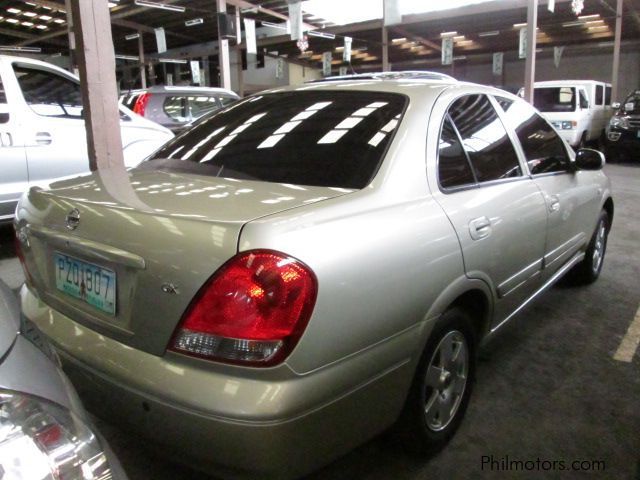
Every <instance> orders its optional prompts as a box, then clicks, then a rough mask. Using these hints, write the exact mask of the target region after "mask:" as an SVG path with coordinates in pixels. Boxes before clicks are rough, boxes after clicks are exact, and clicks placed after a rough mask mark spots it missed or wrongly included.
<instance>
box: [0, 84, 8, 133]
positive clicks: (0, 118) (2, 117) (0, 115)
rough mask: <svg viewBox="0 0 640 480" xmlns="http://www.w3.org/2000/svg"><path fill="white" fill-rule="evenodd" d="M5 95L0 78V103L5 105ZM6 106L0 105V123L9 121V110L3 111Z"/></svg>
mask: <svg viewBox="0 0 640 480" xmlns="http://www.w3.org/2000/svg"><path fill="white" fill-rule="evenodd" d="M6 103H7V96H6V95H5V93H4V87H3V86H2V79H1V78H0V105H6ZM5 110H6V107H0V123H7V122H8V121H9V112H7V111H5Z"/></svg>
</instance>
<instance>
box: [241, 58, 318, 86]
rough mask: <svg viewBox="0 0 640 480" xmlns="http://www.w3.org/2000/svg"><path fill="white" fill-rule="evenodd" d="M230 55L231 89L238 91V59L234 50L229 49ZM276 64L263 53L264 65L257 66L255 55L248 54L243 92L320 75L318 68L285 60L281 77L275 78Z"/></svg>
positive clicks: (301, 80)
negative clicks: (305, 66) (306, 66)
mask: <svg viewBox="0 0 640 480" xmlns="http://www.w3.org/2000/svg"><path fill="white" fill-rule="evenodd" d="M230 56H231V65H232V67H231V89H232V90H234V91H238V69H237V62H238V59H237V56H236V52H235V51H231V52H230ZM277 64H278V60H277V59H275V58H272V57H268V56H266V55H265V59H264V67H262V68H258V66H257V60H256V58H255V56H254V57H253V58H252V55H248V58H247V69H246V70H243V71H242V81H243V83H244V86H245V93H251V92H255V91H259V90H265V89H267V88H273V87H281V86H285V85H298V84H301V83H304V82H306V81H308V80H315V79H317V78H320V77H321V76H322V73H321V72H320V71H319V70H315V69H311V68H304V67H302V66H300V65H296V64H293V63H289V62H286V61H285V63H284V72H283V75H282V78H276V68H277Z"/></svg>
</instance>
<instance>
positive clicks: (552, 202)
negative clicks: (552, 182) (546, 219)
mask: <svg viewBox="0 0 640 480" xmlns="http://www.w3.org/2000/svg"><path fill="white" fill-rule="evenodd" d="M558 210H560V199H559V198H558V197H557V196H555V195H554V196H552V197H549V211H550V212H557V211H558Z"/></svg>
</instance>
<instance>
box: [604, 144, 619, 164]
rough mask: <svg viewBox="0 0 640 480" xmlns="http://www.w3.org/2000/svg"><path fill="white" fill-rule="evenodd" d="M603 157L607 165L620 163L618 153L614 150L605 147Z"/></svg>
mask: <svg viewBox="0 0 640 480" xmlns="http://www.w3.org/2000/svg"><path fill="white" fill-rule="evenodd" d="M604 157H605V160H606V162H607V163H618V162H620V152H618V150H617V149H616V148H612V147H606V148H605V151H604Z"/></svg>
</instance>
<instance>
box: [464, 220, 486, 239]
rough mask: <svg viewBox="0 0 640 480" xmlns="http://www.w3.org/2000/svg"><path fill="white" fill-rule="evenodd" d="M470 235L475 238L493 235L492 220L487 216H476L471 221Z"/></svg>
mask: <svg viewBox="0 0 640 480" xmlns="http://www.w3.org/2000/svg"><path fill="white" fill-rule="evenodd" d="M469 235H471V238H472V239H473V240H481V239H483V238H486V237H488V236H489V235H491V220H489V219H488V218H487V217H478V218H474V219H473V220H471V221H470V222H469Z"/></svg>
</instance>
